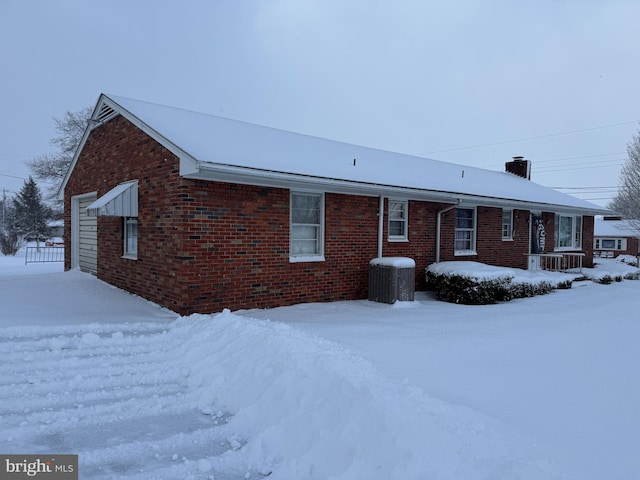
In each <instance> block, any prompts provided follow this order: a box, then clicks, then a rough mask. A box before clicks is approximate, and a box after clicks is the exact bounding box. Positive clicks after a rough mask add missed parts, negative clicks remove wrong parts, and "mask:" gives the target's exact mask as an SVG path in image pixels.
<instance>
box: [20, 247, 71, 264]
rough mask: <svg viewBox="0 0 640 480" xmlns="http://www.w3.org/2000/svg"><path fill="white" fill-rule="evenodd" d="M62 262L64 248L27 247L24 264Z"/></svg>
mask: <svg viewBox="0 0 640 480" xmlns="http://www.w3.org/2000/svg"><path fill="white" fill-rule="evenodd" d="M49 262H64V247H46V246H42V247H27V251H26V252H25V256H24V264H25V265H26V264H27V263H49Z"/></svg>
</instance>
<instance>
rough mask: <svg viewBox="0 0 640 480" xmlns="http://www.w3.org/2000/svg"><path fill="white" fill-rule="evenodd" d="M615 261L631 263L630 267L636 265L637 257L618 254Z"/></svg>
mask: <svg viewBox="0 0 640 480" xmlns="http://www.w3.org/2000/svg"><path fill="white" fill-rule="evenodd" d="M616 262H620V263H625V264H627V265H631V266H632V267H637V266H638V258H637V257H634V256H633V255H618V256H617V257H616Z"/></svg>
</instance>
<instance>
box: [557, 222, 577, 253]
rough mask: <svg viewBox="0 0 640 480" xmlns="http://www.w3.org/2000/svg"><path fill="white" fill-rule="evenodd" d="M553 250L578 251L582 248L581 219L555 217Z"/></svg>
mask: <svg viewBox="0 0 640 480" xmlns="http://www.w3.org/2000/svg"><path fill="white" fill-rule="evenodd" d="M555 217H556V218H555V248H556V249H557V250H579V249H581V248H582V217H581V216H579V215H576V216H573V215H561V214H556V216H555Z"/></svg>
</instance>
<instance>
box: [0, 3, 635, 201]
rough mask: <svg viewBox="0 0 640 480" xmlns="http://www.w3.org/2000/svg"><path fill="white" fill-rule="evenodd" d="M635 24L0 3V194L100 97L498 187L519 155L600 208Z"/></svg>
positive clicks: (626, 105) (611, 179) (623, 106)
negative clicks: (407, 156)
mask: <svg viewBox="0 0 640 480" xmlns="http://www.w3.org/2000/svg"><path fill="white" fill-rule="evenodd" d="M639 18H640V2H638V1H637V0H618V1H616V0H607V1H604V0H603V1H597V0H567V1H562V0H539V1H536V2H519V1H512V0H504V1H494V0H488V1H480V0H478V1H471V0H463V1H445V0H440V1H439V2H434V1H426V0H424V1H418V0H413V1H408V0H407V1H404V0H388V1H375V0H369V1H365V0H247V1H244V0H228V1H221V0H220V1H215V0H210V1H207V0H191V1H183V0H180V1H165V0H155V1H131V0H109V1H98V0H96V1H92V0H41V1H36V0H0V49H1V53H2V55H1V57H0V58H1V63H0V65H2V70H1V75H0V85H2V88H0V105H1V116H0V189H1V188H5V189H7V190H8V191H10V192H15V191H17V190H19V189H20V187H21V186H22V182H23V180H22V179H21V178H14V177H22V178H25V177H27V176H28V174H29V171H28V169H27V167H26V166H25V165H24V161H25V160H29V159H31V158H33V157H35V156H37V155H39V154H42V153H47V152H53V151H55V149H54V148H53V146H52V145H51V144H50V143H49V141H50V139H51V138H52V137H53V136H54V133H55V132H54V128H53V122H52V118H53V117H61V116H63V115H64V113H65V112H66V111H67V110H70V111H76V110H80V109H81V108H83V107H85V106H94V105H95V102H96V101H97V99H98V95H99V94H100V93H101V92H105V93H111V94H114V95H120V96H125V97H131V98H136V99H141V100H146V101H150V102H155V103H161V104H166V105H171V106H176V107H181V108H187V109H191V110H197V111H202V112H206V113H212V114H216V115H220V116H226V117H230V118H235V119H240V120H244V121H248V122H252V123H258V124H263V125H268V126H272V127H277V128H282V129H286V130H292V131H296V132H301V133H306V134H310V135H315V136H319V137H325V138H330V139H336V140H341V141H345V142H349V143H355V144H360V145H366V146H371V147H376V148H381V149H385V150H392V151H398V152H403V153H411V154H420V155H422V156H427V157H431V158H436V159H439V160H445V161H451V162H456V163H462V164H468V165H474V166H479V167H484V168H489V169H494V170H502V169H503V168H504V162H505V161H508V160H509V159H510V158H511V157H512V156H514V155H522V156H525V157H526V158H528V159H530V160H531V161H532V163H533V168H532V179H533V180H534V181H537V182H538V183H541V184H543V185H547V186H551V187H573V189H572V190H562V191H565V192H567V193H574V194H575V195H576V196H578V197H580V198H584V199H591V200H593V201H594V203H598V204H600V205H605V204H606V203H607V201H608V198H610V197H611V196H612V195H614V193H615V190H614V189H612V188H611V187H615V186H617V185H618V182H619V172H620V167H621V165H622V163H623V162H624V160H625V158H626V153H625V149H626V145H627V143H628V142H629V141H631V139H632V136H633V135H634V133H636V132H637V131H638V129H639V127H640V123H639V122H640V109H639V106H640V96H639V95H638V92H639V91H640V81H639V79H640V75H639V74H640V62H638V59H639V58H640V27H638V19H639ZM568 132H573V133H568ZM301 161H304V159H301ZM578 187H580V188H583V187H588V189H587V190H578V189H576V188H578ZM595 187H608V188H595Z"/></svg>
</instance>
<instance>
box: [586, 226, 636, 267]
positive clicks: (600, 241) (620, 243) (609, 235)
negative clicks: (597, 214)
mask: <svg viewBox="0 0 640 480" xmlns="http://www.w3.org/2000/svg"><path fill="white" fill-rule="evenodd" d="M593 231H594V233H593V254H594V255H595V256H596V257H609V258H614V257H617V256H619V255H632V256H634V257H635V256H637V255H638V254H639V253H640V240H639V238H640V232H638V231H637V230H636V229H635V228H634V227H633V226H632V225H631V224H629V223H628V222H627V221H625V220H623V219H622V218H621V217H614V216H605V217H603V218H596V219H595V223H594V228H593Z"/></svg>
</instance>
